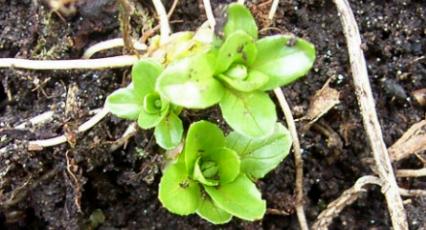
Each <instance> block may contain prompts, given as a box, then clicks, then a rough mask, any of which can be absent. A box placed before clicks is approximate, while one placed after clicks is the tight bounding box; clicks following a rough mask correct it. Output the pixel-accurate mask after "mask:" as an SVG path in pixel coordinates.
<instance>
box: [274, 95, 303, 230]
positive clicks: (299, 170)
mask: <svg viewBox="0 0 426 230" xmlns="http://www.w3.org/2000/svg"><path fill="white" fill-rule="evenodd" d="M274 93H275V95H276V97H277V98H278V102H279V103H280V106H281V109H282V111H283V113H284V116H285V119H286V122H287V126H288V129H289V130H290V134H291V138H292V139H293V149H294V163H295V167H296V214H297V218H298V219H299V224H300V228H301V229H302V230H306V229H309V227H308V222H307V221H306V216H305V211H304V210H303V203H304V202H303V159H302V151H301V149H300V142H299V137H298V136H297V129H296V123H295V122H294V119H293V115H292V113H291V109H290V106H289V105H288V103H287V101H286V100H285V97H284V94H283V92H282V90H281V89H280V88H276V89H274Z"/></svg>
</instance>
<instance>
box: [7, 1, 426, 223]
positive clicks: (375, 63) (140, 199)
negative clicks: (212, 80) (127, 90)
mask: <svg viewBox="0 0 426 230" xmlns="http://www.w3.org/2000/svg"><path fill="white" fill-rule="evenodd" d="M36 2H40V1H31V0H0V5H1V6H2V7H1V8H0V58H5V57H20V58H30V59H72V58H80V57H81V55H82V53H83V52H84V50H85V49H86V48H87V47H89V46H90V45H92V44H95V43H97V42H100V41H104V40H107V39H109V38H115V37H120V36H121V32H120V21H119V20H118V17H119V10H118V9H117V7H116V6H115V4H114V2H115V1H113V0H95V1H88V0H87V1H80V3H78V4H77V5H76V11H75V12H74V13H71V14H69V15H65V14H64V13H55V12H52V11H51V10H50V9H49V8H48V7H47V5H45V4H41V3H39V4H35V3H36ZM133 2H138V1H133ZM140 2H142V1H140ZM165 2H166V3H167V4H166V7H170V5H171V2H172V1H165ZM226 2H227V1H225V0H217V1H212V4H213V6H214V7H215V8H216V9H219V8H220V6H221V5H223V4H225V3H226ZM228 2H229V1H228ZM266 2H267V1H266ZM136 5H137V6H139V7H138V8H136V11H135V12H134V14H133V15H132V17H131V18H132V20H131V27H132V34H133V36H140V35H141V30H142V29H143V28H145V29H146V28H149V26H150V24H151V25H152V24H153V23H154V25H155V22H153V19H152V18H155V16H154V13H153V10H152V6H150V5H149V4H147V3H144V4H136ZM249 5H250V7H251V9H252V11H253V12H254V14H255V15H256V18H257V20H258V22H260V24H261V25H263V26H265V25H266V22H267V21H266V17H267V13H268V10H269V7H270V3H265V1H251V2H250V3H249ZM351 6H352V9H353V11H354V13H355V15H356V18H357V21H358V23H359V27H360V30H361V34H362V36H363V43H364V46H363V48H364V50H365V56H366V59H367V62H368V71H369V74H370V82H371V84H372V88H373V92H374V97H375V99H376V107H377V110H378V114H379V119H380V122H381V125H382V129H383V130H384V133H383V134H384V140H385V143H386V144H387V145H388V146H390V145H391V144H392V143H394V142H395V141H396V140H397V139H398V138H399V137H400V136H401V135H402V134H403V133H404V131H405V130H407V129H408V127H410V126H411V125H412V124H414V123H416V122H418V121H420V120H421V119H423V118H424V113H425V110H424V108H422V107H421V106H420V105H418V104H416V102H415V101H414V99H413V97H412V96H411V92H412V91H414V90H416V89H421V88H425V87H426V62H425V59H424V58H423V59H419V58H420V57H421V56H422V55H424V54H425V51H426V38H425V36H426V27H425V25H426V2H425V1H423V0H404V1H397V0H394V1H379V0H376V1H351ZM59 15H61V17H59ZM205 19H206V17H205V15H204V11H203V8H202V4H201V1H196V0H187V1H180V3H179V4H178V6H177V9H176V11H175V13H174V14H173V17H172V19H171V20H172V21H173V20H177V22H175V23H173V24H172V25H173V29H174V31H180V30H194V29H196V28H197V26H199V25H200V24H201V23H202V22H203V21H204V20H205ZM271 27H274V28H275V29H270V30H265V31H264V35H266V34H274V33H279V32H282V33H293V34H295V35H297V36H300V37H303V38H306V39H308V40H310V41H311V42H312V43H314V44H315V46H316V48H317V61H316V63H315V67H314V69H313V71H311V73H309V75H308V76H307V77H305V78H304V79H302V80H299V81H298V82H296V83H295V84H293V85H291V86H288V87H285V88H284V92H285V94H286V96H287V99H288V101H289V103H290V104H291V106H292V108H293V112H294V114H295V116H296V117H301V116H303V114H304V113H305V112H306V110H307V109H308V106H309V99H310V98H311V97H312V96H313V95H314V94H315V92H316V91H317V90H319V89H320V88H321V87H322V86H323V84H324V83H325V82H326V81H327V79H331V86H332V87H333V88H335V89H337V90H339V91H340V92H341V97H340V99H341V103H340V104H339V105H337V106H336V107H335V108H334V109H332V110H331V111H330V112H329V113H327V114H326V115H325V116H324V117H322V118H321V119H320V120H319V123H320V124H321V125H322V126H324V127H327V128H328V129H329V130H331V132H332V133H334V134H336V135H335V136H337V137H338V141H340V142H341V143H342V145H336V146H331V147H330V146H328V137H327V136H326V135H325V134H324V133H323V132H320V131H318V129H310V130H309V131H307V132H306V133H300V135H301V142H302V143H301V144H302V148H303V159H304V162H305V167H304V170H305V177H304V179H305V183H304V190H305V193H306V196H305V201H306V203H305V211H306V215H307V218H308V221H309V222H310V223H313V222H314V221H315V219H316V217H317V216H318V214H319V213H320V212H321V210H323V209H324V208H325V207H326V205H327V204H328V203H329V202H331V201H332V200H334V199H335V198H337V197H338V196H339V195H340V194H341V193H342V192H343V191H344V190H345V189H347V188H349V187H350V186H352V185H353V183H354V182H355V181H356V179H357V178H359V177H360V176H363V175H368V174H372V173H373V170H372V168H374V164H373V160H372V155H371V154H370V148H369V147H368V144H367V141H366V135H365V132H364V131H363V126H362V122H361V116H360V114H359V110H358V105H357V101H356V98H355V95H354V89H353V85H352V80H351V72H350V68H349V64H348V63H349V60H348V54H347V51H346V44H345V39H344V37H343V33H342V28H341V24H340V21H339V18H338V15H337V12H336V9H335V7H334V5H333V3H332V1H322V0H306V1H290V0H283V1H280V7H279V9H278V12H277V14H276V18H275V21H274V23H273V24H272V25H271ZM120 53H122V50H121V49H114V50H112V51H108V52H103V53H101V54H98V55H97V56H98V57H102V56H112V55H118V54H120ZM423 57H424V56H423ZM128 72H129V71H128V69H117V70H104V71H24V70H18V69H2V70H0V80H1V83H2V84H0V138H1V142H0V148H1V147H5V146H9V147H10V148H11V150H10V151H8V152H7V153H6V154H2V155H0V173H1V174H0V175H1V177H0V192H1V193H0V202H1V203H0V228H1V229H64V228H66V229H94V228H98V229H119V228H120V229H121V228H126V229H214V226H213V225H210V224H208V223H207V222H205V221H203V220H201V219H200V218H198V217H197V216H190V217H179V216H175V215H172V214H170V213H168V212H167V211H166V210H165V209H164V208H162V207H161V204H160V203H159V201H158V200H157V187H158V182H159V179H160V177H161V167H162V164H163V161H162V159H163V158H162V154H161V152H160V149H159V148H158V147H156V146H155V144H154V143H153V137H152V131H142V130H140V131H139V132H138V134H137V135H136V137H135V138H134V139H132V140H131V141H130V143H128V145H127V148H125V149H120V150H117V151H114V152H109V146H110V143H111V142H112V141H114V140H116V139H117V138H119V137H120V135H121V134H122V133H123V131H124V130H125V128H126V127H127V125H128V124H129V122H128V121H123V120H120V119H117V118H114V117H112V116H108V117H107V118H106V119H104V120H103V121H102V122H100V123H99V124H98V125H96V126H95V127H94V128H92V129H91V130H90V131H88V132H87V133H85V134H82V135H78V136H77V137H76V138H77V139H76V144H75V146H71V145H69V144H62V145H59V146H56V147H53V148H47V149H45V150H43V151H40V152H28V151H27V150H26V143H27V141H28V140H33V139H40V138H48V137H54V136H56V135H59V134H62V133H63V132H64V130H72V129H73V128H75V127H77V126H78V125H79V124H81V123H82V122H84V121H85V120H87V119H88V118H89V116H90V115H89V111H90V110H91V109H95V108H99V107H102V105H103V102H104V99H105V97H106V96H107V95H108V94H109V93H111V92H112V91H113V90H114V89H116V88H118V87H120V86H123V85H125V84H126V83H127V82H128ZM70 89H74V91H75V94H74V95H75V97H74V98H73V99H74V101H76V103H75V106H74V107H72V109H71V110H69V109H67V110H68V111H67V113H66V114H65V110H66V107H67V106H66V105H67V103H66V101H67V95H69V93H68V92H69V91H70ZM68 98H69V96H68ZM49 109H51V110H53V111H55V117H54V121H52V122H49V123H47V124H44V125H43V126H41V127H32V128H29V129H27V130H15V129H13V127H14V126H15V125H16V124H19V123H21V122H22V121H25V120H26V119H28V118H31V117H33V116H36V115H38V114H40V113H42V112H44V111H47V110H49ZM280 115H282V114H280ZM219 117H220V114H219V112H218V110H217V109H216V108H213V109H210V110H208V111H203V112H193V111H191V112H185V113H184V114H183V117H182V118H183V120H184V123H185V125H186V126H188V125H189V124H190V122H192V121H196V120H200V119H208V120H212V121H216V120H217V119H219ZM222 124H223V123H222ZM67 157H68V161H67ZM67 166H68V167H67ZM395 166H396V167H397V168H398V167H403V168H419V167H422V165H421V163H419V161H418V160H416V159H415V158H414V157H413V158H410V159H407V160H404V161H401V162H398V163H396V164H395ZM70 172H72V173H70ZM398 183H399V185H400V186H401V187H403V188H407V189H414V188H417V189H426V181H425V180H424V179H421V178H417V179H399V180H398ZM258 186H259V188H260V189H261V190H262V193H263V196H264V198H265V199H266V200H267V202H268V207H269V208H273V209H277V210H282V211H285V212H289V213H291V215H277V214H267V215H266V216H265V218H264V219H263V220H262V221H258V222H254V223H249V222H244V221H240V220H238V219H236V218H235V219H234V220H233V221H232V222H231V223H229V224H227V225H224V226H221V228H223V229H298V228H299V227H298V222H297V218H296V215H295V213H294V212H295V210H294V202H295V197H294V164H293V159H292V157H288V158H287V159H286V160H285V161H284V162H283V163H282V164H281V165H280V166H279V167H278V168H277V169H276V170H275V171H274V172H272V173H270V174H269V175H268V176H267V177H266V178H265V179H263V180H262V181H260V182H259V183H258ZM80 207H81V210H79V209H80ZM405 207H406V210H407V214H408V218H409V224H410V227H411V229H424V228H426V217H425V215H424V214H425V213H426V198H410V200H409V202H406V205H405ZM102 217H105V220H103V221H102ZM99 222H102V223H101V224H99ZM390 226H391V225H390V219H389V215H388V212H387V211H386V204H385V202H384V198H383V196H382V194H381V192H380V188H378V187H375V186H371V187H368V192H367V193H364V194H363V195H362V196H361V198H360V199H358V201H357V202H355V203H354V204H353V205H351V206H350V207H348V208H346V209H345V210H344V211H343V212H342V213H341V214H340V215H339V217H338V218H336V219H335V221H334V223H333V225H332V226H331V229H367V228H368V229H389V228H390Z"/></svg>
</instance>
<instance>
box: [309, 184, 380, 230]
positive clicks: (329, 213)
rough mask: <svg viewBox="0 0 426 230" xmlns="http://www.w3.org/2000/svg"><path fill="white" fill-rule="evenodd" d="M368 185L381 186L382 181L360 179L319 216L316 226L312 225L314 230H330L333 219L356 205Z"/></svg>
mask: <svg viewBox="0 0 426 230" xmlns="http://www.w3.org/2000/svg"><path fill="white" fill-rule="evenodd" d="M368 184H376V185H381V180H380V179H379V178H378V177H376V176H363V177H360V178H359V179H358V180H357V181H356V182H355V184H354V186H352V187H351V188H349V189H347V190H345V191H344V192H343V193H342V194H341V195H340V197H339V198H337V199H336V200H334V201H332V202H331V203H330V204H328V205H327V208H326V209H325V210H323V211H322V212H321V213H320V214H319V216H318V218H317V220H316V221H315V223H314V225H312V229H313V230H326V229H328V226H329V225H330V224H331V223H332V222H333V219H334V218H335V217H336V216H338V215H339V214H340V212H341V211H342V210H343V209H344V208H345V207H347V206H349V205H351V204H352V203H354V202H355V201H356V200H357V199H358V196H359V194H360V193H361V192H364V191H365V190H364V189H363V187H364V186H365V185H368Z"/></svg>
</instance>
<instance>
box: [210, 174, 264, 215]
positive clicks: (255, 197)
mask: <svg viewBox="0 0 426 230" xmlns="http://www.w3.org/2000/svg"><path fill="white" fill-rule="evenodd" d="M204 189H205V191H206V192H207V193H208V194H209V195H210V197H211V199H212V200H213V202H214V203H215V204H216V206H218V207H219V208H221V209H223V210H225V211H226V212H229V213H230V214H232V215H234V216H236V217H239V218H241V219H244V220H250V221H253V220H259V219H262V217H263V215H264V214H265V211H266V202H265V201H264V200H262V197H261V194H260V192H259V190H258V189H257V188H256V185H255V184H254V183H253V182H252V181H251V180H250V179H248V178H247V177H246V176H245V175H243V174H241V175H240V176H239V177H238V178H237V179H235V181H234V182H233V183H229V184H224V185H220V186H218V187H207V186H206V187H204Z"/></svg>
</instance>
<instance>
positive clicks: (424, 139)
mask: <svg viewBox="0 0 426 230" xmlns="http://www.w3.org/2000/svg"><path fill="white" fill-rule="evenodd" d="M425 150H426V120H422V121H420V122H418V123H416V124H414V125H412V126H411V127H410V128H409V129H408V130H407V131H406V132H405V133H404V134H403V135H402V137H401V138H399V139H398V140H397V141H396V142H395V143H394V144H393V145H392V146H391V147H390V148H388V152H389V156H390V157H391V159H392V161H398V160H401V159H404V158H406V157H408V156H410V155H411V154H415V153H419V152H422V151H425Z"/></svg>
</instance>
